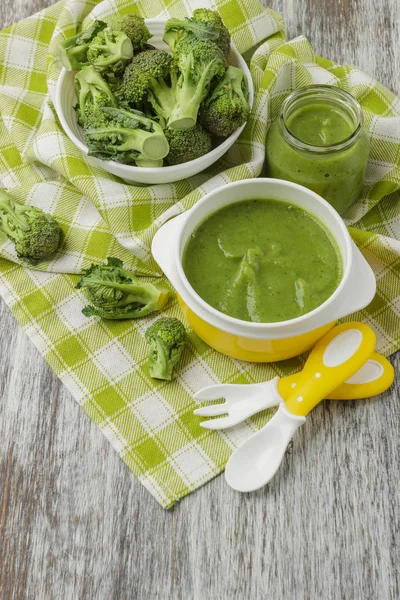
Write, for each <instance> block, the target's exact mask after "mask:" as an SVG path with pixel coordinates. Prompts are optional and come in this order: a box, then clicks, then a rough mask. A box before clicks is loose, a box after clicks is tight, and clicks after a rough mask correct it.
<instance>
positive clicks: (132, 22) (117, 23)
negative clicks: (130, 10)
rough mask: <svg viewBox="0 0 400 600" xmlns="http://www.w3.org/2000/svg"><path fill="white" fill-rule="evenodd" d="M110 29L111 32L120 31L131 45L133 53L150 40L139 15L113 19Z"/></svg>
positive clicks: (120, 16)
mask: <svg viewBox="0 0 400 600" xmlns="http://www.w3.org/2000/svg"><path fill="white" fill-rule="evenodd" d="M110 28H111V30H112V31H122V32H123V33H125V35H127V36H128V38H129V39H130V41H131V43H132V48H133V52H134V53H136V52H140V51H141V50H143V48H144V47H145V46H146V44H147V40H149V39H150V38H151V33H150V31H149V30H148V28H147V25H146V23H145V21H144V19H143V17H141V16H140V15H134V14H133V15H132V14H131V15H129V14H128V15H120V14H117V15H115V16H114V17H113V19H112V21H111V24H110Z"/></svg>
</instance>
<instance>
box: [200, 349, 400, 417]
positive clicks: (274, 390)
mask: <svg viewBox="0 0 400 600" xmlns="http://www.w3.org/2000/svg"><path fill="white" fill-rule="evenodd" d="M300 377H301V372H299V373H295V374H294V375H289V376H288V377H282V378H281V379H280V378H279V377H274V378H273V379H271V380H270V381H266V382H263V383H250V384H245V383H244V384H239V385H238V384H229V383H227V384H219V385H210V386H208V387H205V388H203V389H201V390H199V391H198V392H197V393H196V394H195V395H194V397H195V399H196V400H199V401H201V402H203V401H207V400H218V399H219V398H225V402H223V403H221V404H213V405H211V406H203V407H201V408H197V409H196V410H195V411H194V414H195V415H198V416H200V417H216V416H219V415H227V416H226V417H222V418H218V419H209V420H208V421H203V422H202V423H200V425H201V426H202V427H204V428H205V429H227V428H228V427H233V426H234V425H237V424H238V423H241V422H242V421H245V420H246V419H248V418H249V417H251V416H252V415H255V414H256V413H258V412H260V411H262V410H265V409H267V408H271V407H273V406H278V405H279V404H280V403H281V402H283V401H284V400H286V399H287V398H289V395H290V394H291V393H292V391H293V390H294V389H296V387H297V386H298V383H299V381H300ZM393 379H394V370H393V367H392V365H391V364H390V362H389V361H388V360H387V359H386V358H385V357H384V356H382V355H381V354H378V353H377V352H373V353H372V355H371V357H370V358H369V359H368V360H367V362H366V363H365V364H364V365H363V366H362V367H361V369H359V370H358V371H357V373H356V374H355V375H353V376H352V377H350V379H348V380H347V381H346V382H345V383H342V385H340V386H339V387H338V388H336V389H335V390H334V391H333V392H332V393H331V394H328V396H327V398H329V399H330V400H357V399H359V398H371V397H372V396H377V395H378V394H381V393H382V392H384V391H385V390H387V389H388V388H389V387H390V386H391V385H392V383H393Z"/></svg>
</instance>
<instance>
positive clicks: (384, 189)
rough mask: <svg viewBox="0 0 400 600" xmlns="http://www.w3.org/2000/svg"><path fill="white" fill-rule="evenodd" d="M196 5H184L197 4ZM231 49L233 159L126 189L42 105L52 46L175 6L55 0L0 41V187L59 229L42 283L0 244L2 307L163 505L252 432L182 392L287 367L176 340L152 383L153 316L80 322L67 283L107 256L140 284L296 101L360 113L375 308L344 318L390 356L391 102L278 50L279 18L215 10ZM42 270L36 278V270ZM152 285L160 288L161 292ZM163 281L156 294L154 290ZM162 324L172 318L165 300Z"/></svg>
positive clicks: (294, 52) (180, 8)
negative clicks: (247, 106)
mask: <svg viewBox="0 0 400 600" xmlns="http://www.w3.org/2000/svg"><path fill="white" fill-rule="evenodd" d="M207 4H208V1H207V0H202V1H201V2H200V1H199V0H196V3H195V5H196V6H198V5H202V6H205V5H207ZM210 6H211V7H212V8H218V10H219V11H220V13H221V15H222V17H223V19H224V21H225V23H226V25H227V26H228V27H229V29H230V31H231V34H232V38H233V41H234V43H235V45H236V47H237V48H238V50H239V51H240V52H242V53H246V57H250V56H251V54H252V49H254V48H255V47H257V50H256V51H255V52H254V53H253V56H252V58H251V59H249V60H250V65H251V71H252V76H253V79H254V83H255V88H256V98H255V105H254V109H253V113H252V116H251V118H250V121H249V123H248V125H247V127H246V129H245V131H244V133H243V135H242V136H241V138H240V139H239V141H238V143H237V144H236V145H235V146H234V148H233V149H232V151H230V152H228V153H227V154H226V155H225V156H224V157H223V158H222V159H221V160H220V161H219V162H218V163H217V164H215V165H214V166H213V167H212V168H210V169H208V170H207V171H206V172H204V173H202V174H200V175H198V176H196V177H192V178H190V179H188V180H185V181H181V182H178V183H176V184H173V185H153V186H149V187H135V186H128V185H126V184H124V183H123V182H122V181H121V180H119V179H118V178H116V177H114V176H112V175H108V174H107V173H106V172H105V171H103V170H102V169H99V168H96V167H93V166H92V165H91V164H90V163H89V162H88V160H87V159H86V158H85V157H84V156H83V155H82V154H81V153H80V152H79V151H78V150H77V149H76V148H75V147H74V145H73V144H72V143H71V142H70V141H69V139H68V138H67V137H66V135H65V134H64V132H63V131H62V128H61V126H60V124H59V122H58V119H57V117H56V114H55V111H54V106H53V102H52V96H53V93H54V89H55V84H56V81H57V78H58V75H59V67H58V65H57V63H56V60H55V52H56V48H57V44H58V43H59V41H60V40H61V39H63V38H64V37H66V36H71V35H73V34H74V33H75V31H76V29H77V28H78V27H81V26H83V27H87V26H88V25H89V24H90V23H91V22H92V21H93V20H94V19H95V18H101V19H105V20H107V19H108V18H109V17H110V16H111V15H112V14H113V13H115V12H116V11H121V12H131V11H133V12H140V13H141V14H142V15H143V16H145V17H160V18H168V17H170V16H177V17H183V16H184V15H186V14H188V13H190V12H191V9H192V8H194V4H193V7H191V6H190V2H187V1H186V2H184V1H183V0H176V1H175V2H173V3H169V2H166V1H165V0H142V1H140V2H139V1H138V2H130V1H129V0H105V1H104V2H96V0H64V1H62V2H59V3H58V4H55V5H54V6H52V7H50V8H48V9H46V10H44V11H42V12H40V13H38V14H36V15H34V16H33V17H31V18H29V19H27V20H25V21H23V22H22V23H19V24H17V25H14V26H12V27H10V28H8V29H6V30H4V31H3V32H1V34H0V109H1V116H2V119H1V122H0V127H1V131H0V146H1V150H0V178H1V181H2V185H3V186H5V187H6V188H7V189H8V190H9V192H10V193H11V196H12V197H13V198H14V199H15V200H18V201H20V202H25V203H29V204H34V205H37V206H40V207H41V208H43V209H44V210H45V211H48V212H50V213H53V214H54V215H55V216H56V217H57V219H58V220H59V222H60V223H61V225H62V228H63V230H64V232H65V241H64V245H63V247H62V249H61V250H60V252H59V253H58V254H57V255H56V256H55V257H54V258H53V259H52V260H51V261H50V262H48V263H45V264H42V265H40V270H32V269H28V268H26V267H25V266H23V265H21V264H20V262H19V261H18V259H17V257H16V255H15V252H14V248H13V245H12V244H11V243H10V242H8V241H7V240H6V238H5V237H3V236H1V237H0V256H1V257H0V283H1V295H2V297H3V298H4V300H5V301H6V302H7V304H8V305H9V306H10V308H11V310H12V312H13V314H14V315H15V317H16V318H17V320H18V321H19V323H20V324H21V326H22V327H23V328H24V330H25V331H26V333H27V334H28V335H29V337H30V338H31V339H32V341H33V342H34V344H35V345H36V346H37V347H38V348H39V350H40V352H41V353H42V354H43V356H44V358H45V359H46V360H47V361H48V363H49V364H50V366H51V367H52V368H53V369H54V371H55V372H56V373H57V374H58V375H59V377H60V378H61V380H62V381H63V382H64V383H65V385H66V386H67V387H68V389H69V390H70V391H71V392H72V394H73V395H74V397H75V398H76V400H77V402H79V403H80V404H81V406H82V408H83V409H84V411H85V412H86V413H87V414H88V415H89V417H90V418H91V419H92V420H93V421H94V423H96V424H97V425H98V427H99V428H100V430H101V431H102V432H103V433H104V435H105V436H106V437H107V438H108V440H109V441H110V443H111V444H112V445H113V447H114V448H115V449H116V451H117V452H118V453H119V454H120V456H121V458H122V459H123V460H124V461H125V463H126V464H127V465H128V466H129V467H130V469H131V470H132V471H133V472H134V474H135V475H136V476H137V477H138V478H139V479H140V481H141V482H142V483H143V485H145V486H146V488H147V489H148V490H149V491H150V492H151V493H152V494H153V496H155V498H156V499H157V500H158V501H159V502H160V504H161V505H162V506H164V507H166V508H167V507H170V506H172V505H173V504H174V503H175V502H176V501H177V500H179V499H180V498H182V497H183V496H185V495H186V494H188V493H189V492H192V491H193V490H195V489H196V488H198V487H199V486H201V485H202V484H204V483H205V482H206V481H208V480H210V479H211V478H212V477H214V476H215V475H217V474H218V473H220V472H221V470H222V469H223V468H224V465H225V463H226V461H227V459H228V458H229V456H230V454H231V452H232V450H233V449H234V448H235V447H236V446H237V445H238V444H239V443H240V442H241V441H243V440H244V439H245V438H246V437H247V436H249V434H250V433H251V432H253V431H255V430H256V429H257V428H259V427H260V426H261V425H262V424H263V423H264V422H265V420H266V419H267V418H268V415H266V414H264V415H259V416H256V417H254V418H252V419H250V420H249V421H248V422H246V423H245V424H243V425H241V426H238V427H236V428H234V429H232V430H227V431H223V432H220V433H218V432H211V431H206V430H204V429H201V428H200V427H199V419H198V418H196V417H194V416H193V412H192V411H193V409H194V408H195V402H194V401H193V393H194V392H195V391H196V390H197V389H199V388H200V387H203V386H205V385H209V384H213V383H218V382H230V383H249V382H259V381H262V380H266V379H269V378H271V377H272V376H274V375H276V374H279V375H285V374H289V373H290V372H292V371H293V370H294V369H298V368H299V367H300V365H301V360H300V359H294V360H291V361H286V362H284V363H280V364H276V365H262V364H247V363H241V362H239V361H236V360H232V359H230V358H227V357H224V356H222V355H219V354H217V353H216V352H214V351H213V350H211V349H210V348H209V347H207V346H206V345H205V344H204V343H203V342H202V341H201V340H199V339H198V338H197V337H196V335H194V334H193V333H191V332H190V331H189V343H188V345H187V349H186V350H185V353H184V356H183V360H182V362H181V363H180V365H179V369H178V373H177V378H176V379H175V381H173V382H171V383H168V382H157V381H154V380H152V379H151V378H150V377H149V375H148V372H147V367H146V344H145V341H144V332H145V330H146V328H147V327H148V325H149V323H150V322H151V318H150V319H143V320H138V321H121V322H104V321H101V320H98V319H97V318H90V319H87V318H86V317H84V316H83V315H82V313H81V309H82V307H83V306H84V300H83V297H82V294H81V292H80V291H78V290H76V289H75V284H76V281H77V274H78V273H79V272H80V271H81V270H82V268H83V267H86V266H88V265H89V264H90V263H91V262H98V263H100V262H102V261H103V260H104V259H105V258H106V257H107V256H110V255H111V256H117V257H119V258H121V259H122V260H123V261H124V263H125V264H126V266H127V267H130V268H133V269H135V270H136V271H137V272H138V273H141V274H144V275H145V276H148V277H150V278H153V279H154V278H155V277H157V276H159V275H160V273H159V269H158V267H157V265H156V264H155V262H154V260H153V259H152V257H151V254H150V244H151V240H152V237H153V235H154V233H155V231H156V230H157V228H159V227H160V226H161V225H162V224H163V223H165V221H166V220H167V219H169V218H171V217H173V216H174V215H176V214H178V213H180V212H182V211H184V210H185V209H187V208H189V207H190V206H192V205H193V204H194V203H195V202H196V201H197V200H199V198H201V197H202V196H203V195H204V194H206V193H207V192H208V191H210V190H212V189H214V188H216V187H218V186H221V185H224V184H225V183H227V182H230V181H234V180H239V179H244V178H248V177H257V176H258V175H259V174H260V172H261V169H262V164H263V160H264V151H265V148H264V141H265V136H266V132H267V129H268V126H269V124H270V122H271V119H273V118H274V117H275V116H276V115H277V113H278V110H279V107H280V105H281V102H282V100H283V99H284V98H285V96H286V95H287V94H288V93H289V92H291V91H292V90H293V89H295V88H298V87H301V86H304V85H308V84H311V83H324V84H331V85H337V86H339V87H341V88H343V89H346V90H348V91H350V92H351V93H352V94H353V95H354V96H356V98H358V99H359V101H360V102H361V104H362V106H363V109H364V114H365V121H366V125H367V128H368V131H369V134H370V137H371V156H370V160H369V164H368V170H367V175H366V181H365V187H364V194H363V198H362V199H361V200H360V201H359V202H358V203H357V204H356V205H355V206H354V207H353V208H352V209H351V210H350V212H349V213H348V215H347V223H348V224H349V225H351V227H352V229H351V233H352V235H353V236H354V239H355V240H356V242H357V243H358V245H359V246H360V248H361V250H362V252H363V253H364V255H365V256H366V258H367V260H368V261H369V262H370V264H371V266H372V268H373V269H374V272H375V274H376V277H377V281H378V292H377V295H376V298H375V300H374V301H373V302H372V304H371V305H370V306H369V307H368V308H367V309H366V310H364V311H362V313H361V314H357V315H356V316H355V318H357V319H361V320H363V321H365V322H367V323H368V324H369V325H371V326H372V327H373V328H374V330H375V332H376V334H377V338H378V350H379V351H380V352H383V353H384V354H386V355H388V354H390V353H391V352H394V351H395V350H397V349H398V348H399V346H400V326H399V325H400V320H399V315H400V302H399V299H400V196H399V194H398V193H397V192H398V189H399V183H400V143H399V142H400V101H399V99H397V98H396V97H395V96H394V95H393V94H392V93H391V92H389V91H388V90H387V89H385V88H384V87H383V86H382V85H380V84H379V83H378V82H377V81H375V80H374V79H373V78H372V77H370V76H368V75H366V74H365V73H362V72H361V71H359V70H358V69H357V68H354V67H343V66H339V65H337V64H334V63H332V62H330V61H328V60H325V59H322V58H320V57H318V56H316V55H315V54H314V52H313V50H312V48H311V46H310V44H309V42H308V41H307V40H306V39H304V38H303V37H299V38H297V39H295V40H293V41H291V42H285V38H284V25H283V22H282V19H281V17H280V15H279V14H277V13H275V12H273V11H271V10H269V9H267V8H265V7H263V6H262V5H261V4H259V3H258V2H256V1H255V0H219V1H218V2H217V3H213V4H210ZM38 269H39V267H38ZM159 281H160V280H159ZM164 283H165V282H164ZM165 314H167V315H174V316H181V315H180V312H179V309H178V306H177V303H176V300H175V299H174V298H173V297H172V299H171V301H170V302H169V304H168V306H167V308H166V310H165Z"/></svg>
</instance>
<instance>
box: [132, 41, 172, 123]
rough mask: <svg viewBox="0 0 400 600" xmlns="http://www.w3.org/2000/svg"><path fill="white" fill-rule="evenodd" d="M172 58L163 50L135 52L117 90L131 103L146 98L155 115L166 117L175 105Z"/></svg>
mask: <svg viewBox="0 0 400 600" xmlns="http://www.w3.org/2000/svg"><path fill="white" fill-rule="evenodd" d="M175 86H176V72H175V68H174V66H173V58H172V56H171V55H170V54H168V53H167V52H164V51H163V50H157V49H154V50H145V51H144V52H140V53H139V54H137V55H136V56H135V57H134V58H133V59H132V61H131V63H130V64H129V65H128V66H127V68H126V69H125V72H124V77H123V83H122V86H121V89H120V93H121V94H122V96H123V97H124V99H125V100H127V101H128V102H130V103H133V104H137V103H139V102H143V101H144V100H148V101H149V102H150V103H151V105H152V107H153V109H154V111H155V113H156V114H157V115H158V116H161V117H163V118H164V119H168V118H169V116H170V114H171V112H172V110H173V108H174V106H175Z"/></svg>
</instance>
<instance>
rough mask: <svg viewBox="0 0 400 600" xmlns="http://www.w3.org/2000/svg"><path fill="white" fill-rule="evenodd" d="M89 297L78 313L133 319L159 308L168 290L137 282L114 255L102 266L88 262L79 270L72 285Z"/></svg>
mask: <svg viewBox="0 0 400 600" xmlns="http://www.w3.org/2000/svg"><path fill="white" fill-rule="evenodd" d="M76 287H77V288H78V289H81V290H82V291H83V293H84V294H85V296H86V298H87V299H88V300H89V302H90V305H89V306H85V308H84V309H83V310H82V313H83V314H84V315H85V317H92V316H97V317H102V318H103V319H137V318H139V317H144V316H145V315H148V314H150V313H151V312H153V311H155V310H161V309H162V307H163V306H164V304H165V303H166V301H167V298H168V290H166V289H159V288H157V287H156V286H155V285H153V284H151V283H143V282H142V281H139V280H138V279H137V278H136V277H135V276H134V275H133V273H131V272H130V271H127V270H126V269H124V268H123V263H122V261H121V260H119V259H118V258H112V257H109V258H107V263H106V264H105V265H92V266H91V267H89V269H86V270H85V271H84V272H83V275H82V277H81V279H80V280H79V281H78V284H77V286H76Z"/></svg>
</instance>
